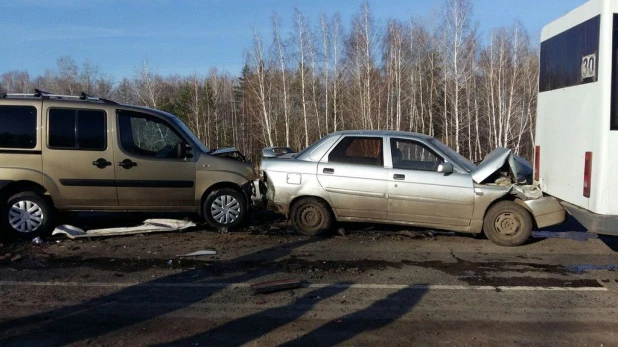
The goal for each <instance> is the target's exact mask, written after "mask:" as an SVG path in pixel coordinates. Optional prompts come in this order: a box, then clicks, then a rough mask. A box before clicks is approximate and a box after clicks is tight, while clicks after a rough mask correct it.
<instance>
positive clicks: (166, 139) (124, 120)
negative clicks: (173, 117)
mask: <svg viewBox="0 0 618 347" xmlns="http://www.w3.org/2000/svg"><path fill="white" fill-rule="evenodd" d="M118 125H119V126H118V127H119V129H120V145H121V146H122V148H123V149H124V150H125V151H126V152H127V153H128V154H133V155H137V156H142V157H153V158H176V159H179V158H181V157H180V156H179V155H178V153H179V151H180V149H181V146H183V145H184V141H183V140H182V138H181V137H180V136H178V134H177V133H176V132H175V131H174V129H172V128H171V127H170V126H169V124H167V123H165V122H164V121H162V120H160V119H158V118H156V117H152V116H149V115H145V114H141V113H137V112H131V111H119V113H118Z"/></svg>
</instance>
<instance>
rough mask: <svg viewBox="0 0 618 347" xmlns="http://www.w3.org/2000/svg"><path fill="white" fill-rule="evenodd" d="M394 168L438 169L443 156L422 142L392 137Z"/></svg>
mask: <svg viewBox="0 0 618 347" xmlns="http://www.w3.org/2000/svg"><path fill="white" fill-rule="evenodd" d="M391 155H392V158H393V168H394V169H405V170H422V171H437V170H438V165H440V164H441V163H442V161H443V160H442V158H440V157H438V156H437V155H436V154H434V153H433V152H432V151H431V150H430V149H428V148H427V147H425V146H423V145H422V144H420V143H418V142H415V141H410V140H401V139H391Z"/></svg>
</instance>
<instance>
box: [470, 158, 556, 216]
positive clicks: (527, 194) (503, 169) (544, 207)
mask: <svg viewBox="0 0 618 347" xmlns="http://www.w3.org/2000/svg"><path fill="white" fill-rule="evenodd" d="M532 172H533V170H532V165H530V163H529V162H528V161H527V160H525V159H524V158H521V157H519V156H517V155H515V154H513V151H512V150H510V149H508V148H496V149H495V150H493V151H492V152H491V153H489V154H488V155H487V156H486V157H485V159H484V160H483V161H482V162H481V163H480V164H479V165H478V166H477V168H476V170H474V171H473V172H472V179H473V180H474V182H475V183H477V184H479V185H481V186H487V187H496V186H501V187H504V188H505V189H506V190H508V193H507V194H511V195H513V196H514V198H515V199H514V200H515V202H516V203H517V204H519V205H521V206H522V207H524V208H525V209H527V210H528V211H530V213H531V214H532V216H533V217H534V220H535V222H536V225H537V227H538V228H543V227H547V226H550V225H556V224H560V223H562V222H564V220H565V218H566V211H565V210H564V207H562V205H561V204H560V203H559V202H558V200H556V199H554V198H553V197H551V196H543V192H542V191H541V188H540V187H539V186H538V184H531V183H532Z"/></svg>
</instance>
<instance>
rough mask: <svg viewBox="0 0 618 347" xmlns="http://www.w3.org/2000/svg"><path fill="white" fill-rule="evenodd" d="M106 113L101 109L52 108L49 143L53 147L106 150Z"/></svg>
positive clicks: (50, 112) (50, 111)
mask: <svg viewBox="0 0 618 347" xmlns="http://www.w3.org/2000/svg"><path fill="white" fill-rule="evenodd" d="M105 118H106V114H105V112H104V111H100V110H82V109H80V110H76V109H61V108H58V109H50V110H49V123H48V128H49V133H48V145H49V148H52V149H72V150H88V151H104V150H105V149H106V148H107V125H106V121H105Z"/></svg>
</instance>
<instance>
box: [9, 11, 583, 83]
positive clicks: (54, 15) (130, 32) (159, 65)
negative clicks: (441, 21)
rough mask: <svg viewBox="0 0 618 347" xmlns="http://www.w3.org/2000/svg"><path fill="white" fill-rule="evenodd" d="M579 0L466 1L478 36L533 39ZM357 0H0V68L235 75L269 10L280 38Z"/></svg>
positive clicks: (265, 26)
mask: <svg viewBox="0 0 618 347" xmlns="http://www.w3.org/2000/svg"><path fill="white" fill-rule="evenodd" d="M586 1H587V0H472V3H473V6H474V20H475V21H476V22H478V24H479V29H480V31H481V35H483V37H486V35H487V33H488V31H489V30H490V29H491V28H494V27H499V26H504V25H510V24H512V23H513V21H514V20H516V19H518V20H520V21H521V22H522V23H523V25H524V26H525V27H526V28H527V30H528V31H529V33H530V34H531V35H532V37H539V35H540V31H541V28H542V27H543V26H544V25H545V24H546V23H548V22H550V21H552V20H553V19H555V18H558V17H560V16H562V15H563V14H565V13H566V12H568V11H570V10H571V9H574V8H575V7H577V6H579V5H581V4H583V3H585V2H586ZM361 3H362V0H297V1H293V0H203V1H186V0H149V1H147V0H139V1H138V0H133V1H131V0H123V1H120V0H0V33H2V35H0V74H1V73H4V72H7V71H11V70H26V71H28V72H29V73H30V74H31V75H33V76H34V75H38V74H41V73H43V71H44V70H45V69H46V68H54V67H55V66H56V60H57V58H59V57H61V56H66V55H69V56H71V57H73V58H74V59H75V60H76V61H77V62H78V63H81V62H82V61H84V60H85V59H90V60H91V61H92V62H93V63H95V64H96V65H98V66H99V67H100V68H101V70H102V71H103V72H104V73H107V74H109V75H111V76H113V77H115V78H117V79H118V78H121V77H125V76H126V77H131V76H133V75H134V73H135V69H136V68H137V67H138V66H139V65H140V64H141V61H142V59H143V58H146V59H147V60H148V62H149V64H150V65H151V66H152V67H153V69H154V70H155V71H156V72H157V73H160V74H163V75H167V74H181V75H187V74H193V73H194V72H197V73H198V74H205V73H206V72H207V71H208V70H210V68H212V67H217V68H218V69H219V70H224V71H228V72H230V73H233V74H238V73H239V71H240V69H241V67H242V65H243V62H244V51H245V49H247V48H249V47H250V46H251V43H252V36H253V28H254V27H255V28H256V29H257V30H258V32H260V33H262V34H263V36H264V42H265V43H270V42H271V40H272V32H271V16H272V14H273V11H276V12H277V14H278V15H279V17H280V18H281V24H282V26H283V30H282V34H283V35H284V37H285V36H287V34H288V32H289V31H290V28H291V25H292V21H293V11H294V7H298V8H299V9H300V10H301V11H302V12H303V13H304V14H305V16H306V17H307V19H308V20H309V21H310V23H311V25H312V26H316V27H317V24H318V19H319V14H320V12H325V13H326V14H327V15H328V16H331V15H333V14H335V13H336V12H339V13H340V14H341V17H342V20H343V23H344V24H345V26H346V28H348V27H349V23H350V18H351V16H352V14H354V13H355V12H356V11H358V9H359V7H360V4H361ZM436 4H437V1H435V0H369V6H370V8H371V11H372V13H373V15H374V17H375V19H376V22H377V24H384V23H385V22H386V21H387V19H389V18H396V19H401V20H408V19H409V18H410V16H424V15H427V14H429V13H430V12H431V10H432V8H434V7H435V6H436Z"/></svg>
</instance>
